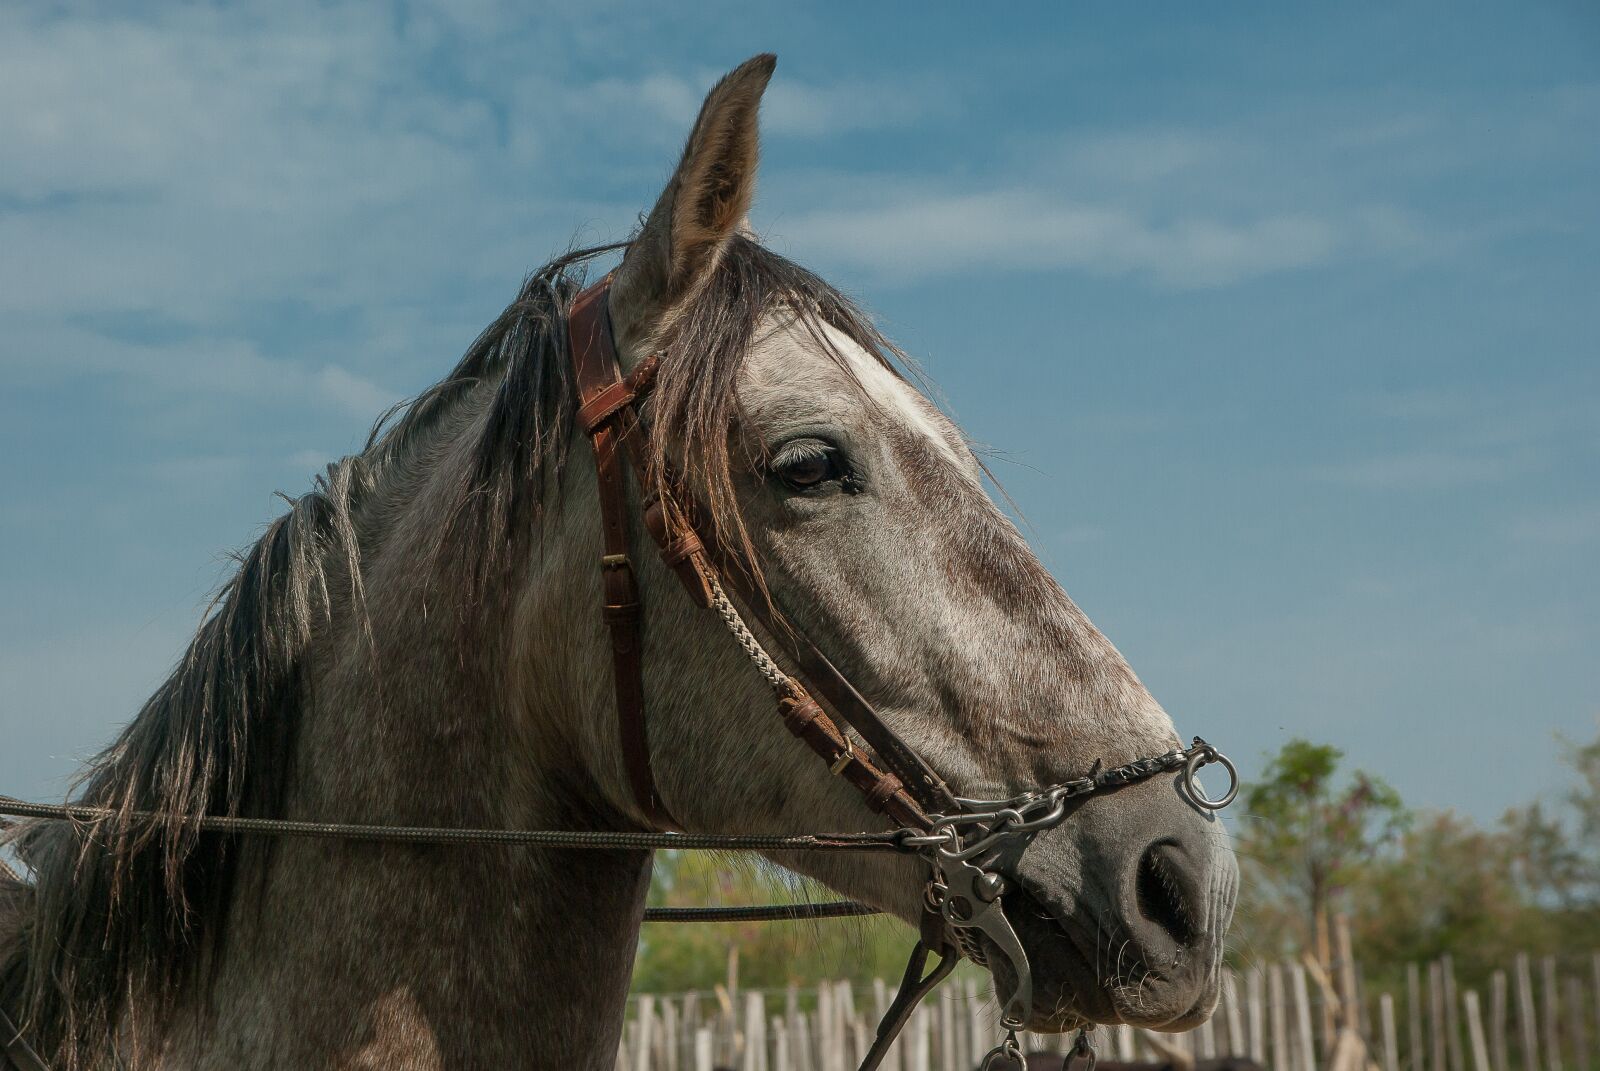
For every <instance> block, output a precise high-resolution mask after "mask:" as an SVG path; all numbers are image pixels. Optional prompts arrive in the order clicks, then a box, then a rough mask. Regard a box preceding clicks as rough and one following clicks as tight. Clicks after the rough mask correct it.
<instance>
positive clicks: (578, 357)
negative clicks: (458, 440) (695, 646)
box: [567, 284, 678, 829]
mask: <svg viewBox="0 0 1600 1071" xmlns="http://www.w3.org/2000/svg"><path fill="white" fill-rule="evenodd" d="M567 331H568V338H569V341H570V344H571V349H572V370H573V375H574V377H575V380H576V383H577V388H578V405H579V408H578V421H579V423H580V424H581V426H582V427H583V429H584V431H586V432H588V434H589V441H590V443H591V445H592V446H593V448H594V467H595V478H596V480H597V481H598V486H599V492H600V534H601V546H602V550H603V554H602V555H601V558H600V570H601V580H602V584H603V586H604V604H603V611H602V612H603V614H604V618H605V623H606V629H607V631H608V632H609V633H610V635H611V662H612V677H613V679H614V683H615V686H616V697H617V735H618V738H619V739H620V740H621V742H622V761H623V765H624V766H625V767H626V768H627V772H628V783H629V785H630V786H631V787H632V790H633V798H634V800H635V802H637V803H638V805H639V809H640V810H642V811H643V812H644V814H645V817H646V818H647V819H648V820H649V821H650V822H651V823H652V824H654V825H656V826H657V827H659V828H667V829H676V828H678V823H677V822H676V821H674V820H673V818H672V815H671V814H670V813H669V812H668V811H667V809H666V806H665V805H664V804H663V803H662V802H661V797H660V794H659V793H658V792H657V791H656V782H655V775H654V774H653V773H652V772H651V769H650V741H649V737H648V735H647V730H646V722H645V708H644V651H643V648H642V646H641V630H640V613H641V608H640V605H639V581H638V578H637V576H636V575H635V573H634V568H633V561H632V560H631V559H630V558H629V557H628V482H627V473H626V470H625V467H624V463H623V459H622V457H621V450H622V440H623V439H624V438H625V437H626V436H628V435H629V434H630V433H634V432H636V431H637V423H636V420H634V419H632V418H633V408H632V406H633V401H634V399H635V398H636V397H637V393H638V391H639V389H640V388H641V386H644V385H647V383H648V378H649V376H650V375H652V374H653V372H654V366H653V365H651V366H649V368H650V370H649V371H647V372H645V373H644V374H643V375H642V376H640V377H638V378H636V379H630V380H624V379H623V378H622V377H621V375H620V373H619V371H618V368H617V358H616V352H615V350H614V348H613V345H612V335H611V323H610V317H609V314H608V312H607V309H606V287H605V285H603V284H602V285H601V286H597V287H591V288H590V289H588V290H585V291H584V292H583V293H581V294H579V295H578V296H577V298H575V299H574V300H573V303H572V309H571V312H570V313H569V314H568V320H567Z"/></svg>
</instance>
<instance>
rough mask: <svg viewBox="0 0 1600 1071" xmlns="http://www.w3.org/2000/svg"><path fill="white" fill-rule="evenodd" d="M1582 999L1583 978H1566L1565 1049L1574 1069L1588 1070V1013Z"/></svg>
mask: <svg viewBox="0 0 1600 1071" xmlns="http://www.w3.org/2000/svg"><path fill="white" fill-rule="evenodd" d="M1587 1004H1588V1001H1586V1000H1584V999H1583V979H1582V978H1568V979H1567V999H1566V1015H1567V1051H1569V1052H1571V1053H1572V1064H1573V1068H1574V1071H1589V1028H1588V1026H1587V1025H1586V1023H1585V1020H1586V1019H1588V1017H1589V1013H1588V1011H1587V1009H1586V1005H1587Z"/></svg>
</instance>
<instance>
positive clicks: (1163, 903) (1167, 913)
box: [1134, 841, 1195, 948]
mask: <svg viewBox="0 0 1600 1071" xmlns="http://www.w3.org/2000/svg"><path fill="white" fill-rule="evenodd" d="M1175 855H1176V849H1175V848H1174V846H1173V845H1170V844H1167V843H1164V842H1161V841H1157V842H1156V843H1155V844H1152V845H1151V846H1150V847H1149V848H1148V849H1147V850H1146V851H1145V853H1144V855H1143V856H1141V857H1140V859H1139V873H1138V876H1137V877H1136V878H1135V880H1134V897H1135V900H1136V902H1137V904H1138V907H1139V914H1140V915H1141V916H1143V917H1144V918H1145V919H1146V920H1148V921H1149V922H1152V923H1154V924H1155V925H1157V926H1159V927H1160V928H1161V929H1162V930H1165V931H1166V932H1167V934H1169V935H1170V936H1171V937H1172V939H1173V940H1174V941H1175V942H1177V944H1178V946H1179V947H1180V948H1186V947H1188V946H1189V945H1190V944H1192V943H1193V942H1194V936H1195V927H1194V923H1193V922H1192V921H1191V919H1190V917H1189V899H1188V897H1186V896H1185V895H1184V891H1183V884H1184V883H1183V880H1182V877H1181V875H1182V873H1183V870H1182V864H1181V863H1180V862H1179V861H1178V860H1177V859H1176V858H1174V856H1175Z"/></svg>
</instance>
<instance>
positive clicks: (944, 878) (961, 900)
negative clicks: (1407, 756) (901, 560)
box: [568, 276, 1238, 1071]
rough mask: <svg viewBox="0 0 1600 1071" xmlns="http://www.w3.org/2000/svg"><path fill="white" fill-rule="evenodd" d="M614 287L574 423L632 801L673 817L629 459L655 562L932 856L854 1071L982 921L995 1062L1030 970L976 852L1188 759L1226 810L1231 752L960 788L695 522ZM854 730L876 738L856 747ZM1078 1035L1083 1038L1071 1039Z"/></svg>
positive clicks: (1027, 1001) (584, 296)
mask: <svg viewBox="0 0 1600 1071" xmlns="http://www.w3.org/2000/svg"><path fill="white" fill-rule="evenodd" d="M610 285H611V280H610V277H609V276H608V277H607V278H605V279H603V280H601V281H600V282H599V283H597V284H595V285H594V286H592V287H590V288H588V289H586V290H584V291H583V292H582V293H580V294H578V295H577V297H575V298H574V299H573V302H572V306H571V309H570V311H569V313H568V338H569V345H570V349H571V355H572V369H573V375H574V378H575V382H576V385H577V391H578V401H579V407H578V413H577V419H578V424H579V426H580V427H582V428H583V430H584V431H585V432H586V433H587V434H588V436H589V439H590V442H591V443H592V445H593V449H594V460H595V473H596V478H597V480H598V484H599V498H600V526H601V533H602V545H603V553H602V555H601V559H600V567H601V573H602V578H603V584H604V606H603V613H604V619H605V622H606V626H607V629H608V631H609V633H610V638H611V651H612V663H613V670H614V676H615V683H616V708H617V733H618V737H619V739H620V740H621V744H622V755H623V763H624V766H625V767H626V769H627V773H628V781H629V785H630V787H631V790H632V793H633V797H634V802H635V803H636V804H637V805H638V807H639V809H640V810H641V811H642V812H643V814H644V815H645V817H646V818H647V820H648V821H650V822H651V823H653V824H655V825H656V826H657V827H658V828H667V829H676V828H679V827H678V824H677V823H676V822H675V821H674V819H673V817H672V815H671V813H670V812H669V810H668V809H667V807H666V805H665V804H664V803H663V802H662V800H661V795H660V792H659V791H658V789H657V787H656V783H655V778H654V775H653V773H652V771H651V767H650V743H649V738H648V731H647V722H646V717H645V702H644V652H643V646H642V636H641V628H640V622H641V607H640V602H639V582H638V578H637V574H636V572H635V569H634V564H633V559H632V558H631V557H630V550H629V546H628V516H629V514H628V493H627V474H626V469H627V466H628V465H629V464H630V463H631V466H632V470H633V472H634V475H635V477H636V479H637V481H638V484H639V487H640V489H641V493H642V495H643V511H644V527H645V529H646V531H648V532H649V534H650V538H651V539H652V541H653V542H654V543H655V545H656V549H657V551H658V552H659V553H660V555H661V558H662V560H663V561H664V562H665V563H666V564H667V566H668V567H669V568H671V569H672V570H673V572H675V573H676V574H677V576H678V579H679V580H680V581H681V582H682V583H683V586H684V588H685V589H686V590H687V591H688V593H689V597H690V598H691V599H692V600H693V602H694V603H695V605H697V606H699V607H701V608H704V609H710V610H715V611H716V613H717V615H718V616H719V617H721V618H722V620H723V623H724V625H726V627H727V628H728V629H729V631H730V632H732V634H733V635H734V638H735V639H736V640H738V642H739V644H740V646H741V647H742V648H743V649H744V651H745V653H746V654H747V655H748V656H749V657H750V658H751V660H752V661H753V662H755V664H756V666H757V668H758V669H760V670H761V672H762V675H763V676H764V677H766V679H767V682H768V683H769V684H770V685H771V686H772V689H773V692H774V694H775V696H776V698H777V703H778V709H779V712H780V714H781V715H782V718H783V723H784V725H785V726H786V727H787V728H788V730H789V731H790V732H791V733H793V734H794V735H795V736H797V737H799V738H800V739H801V740H802V741H803V742H804V743H805V744H806V745H807V746H808V747H810V748H811V750H812V751H814V752H816V753H817V754H818V755H819V756H820V757H821V758H822V759H823V761H825V762H826V763H827V764H828V768H829V770H830V771H832V772H833V773H834V774H835V775H837V776H840V777H843V778H844V779H845V780H846V781H848V782H849V783H850V784H851V785H852V786H853V787H855V788H856V790H857V791H859V792H860V793H861V795H862V796H863V797H864V798H865V800H866V803H867V806H868V807H869V808H871V809H872V810H873V811H874V812H877V813H882V814H887V815H888V816H889V817H890V818H892V819H893V820H894V821H896V822H898V823H899V824H900V826H901V827H902V829H901V832H902V834H903V835H902V837H901V846H902V847H903V848H904V849H906V850H908V851H914V852H917V853H918V854H920V855H922V857H923V858H924V859H926V860H927V861H928V863H929V865H930V869H931V875H930V878H929V881H928V885H927V888H926V893H925V897H924V901H925V902H924V905H923V916H922V925H921V938H920V940H919V941H918V943H917V945H916V947H915V949H914V950H913V952H912V955H911V960H910V962H909V963H908V964H907V968H906V974H905V977H904V978H903V979H902V981H901V986H900V991H899V993H898V995H897V996H896V998H895V1000H894V1002H893V1004H892V1005H891V1006H890V1008H889V1011H888V1014H887V1015H885V1017H884V1019H883V1021H882V1023H881V1024H880V1025H879V1027H878V1035H877V1039H876V1041H875V1042H874V1044H873V1046H872V1049H871V1051H870V1052H869V1053H868V1054H867V1057H866V1059H865V1060H864V1061H863V1062H862V1065H861V1071H871V1069H872V1068H875V1067H877V1066H878V1064H879V1062H880V1061H881V1060H882V1058H883V1056H884V1054H885V1053H886V1052H887V1049H888V1046H889V1044H890V1042H892V1041H893V1040H894V1038H895V1036H896V1035H897V1034H898V1033H899V1032H900V1029H901V1027H903V1026H904V1025H905V1022H906V1020H907V1018H908V1017H909V1016H910V1013H911V1011H912V1010H913V1009H914V1008H915V1006H916V1004H917V1003H918V1002H919V1001H920V1000H921V999H922V997H923V996H925V995H926V994H927V993H928V992H929V991H931V989H932V988H933V987H934V986H935V985H937V984H938V983H939V981H941V980H942V979H943V978H944V977H945V975H947V974H949V972H950V971H951V970H952V969H953V968H954V966H955V964H956V962H957V960H958V959H959V955H960V953H962V952H964V953H965V954H967V955H968V956H970V957H972V958H973V959H975V960H977V961H978V962H980V963H982V962H984V955H985V952H984V946H983V945H982V944H981V943H980V942H979V941H978V940H977V939H976V938H977V935H979V934H982V935H983V936H985V937H987V938H989V940H990V942H991V943H992V944H993V946H994V947H995V948H996V949H998V950H999V952H1000V953H1001V954H1002V955H1003V956H1005V958H1006V959H1007V960H1008V961H1009V965H1010V966H1011V968H1012V971H1013V973H1014V974H1015V976H1016V986H1015V988H1014V990H1013V992H1012V994H1011V996H1010V997H1009V998H1007V1000H1006V1002H1005V1007H1004V1009H1003V1012H1002V1015H1001V1020H1000V1021H1001V1025H1002V1026H1004V1027H1005V1028H1006V1029H1007V1031H1008V1037H1007V1040H1006V1041H1005V1042H1003V1043H1002V1044H1001V1046H1000V1047H998V1048H997V1049H996V1050H995V1051H994V1053H992V1054H991V1056H992V1057H993V1058H994V1059H995V1060H996V1061H1003V1060H1005V1059H1009V1058H1010V1056H1011V1055H1012V1054H1013V1053H1014V1052H1015V1050H1016V1043H1015V1031H1017V1030H1019V1029H1021V1028H1022V1026H1023V1023H1024V1022H1025V1021H1026V1018H1027V1015H1028V1013H1029V1010H1030V1006H1031V1003H1032V975H1031V971H1030V969H1029V966H1028V957H1027V954H1026V952H1025V951H1024V950H1023V948H1022V944H1021V942H1020V941H1019V940H1018V938H1017V935H1016V932H1015V931H1014V930H1013V929H1012V927H1011V924H1010V922H1009V921H1008V920H1007V919H1006V916H1005V910H1004V907H1003V905H1002V901H1001V897H1002V896H1003V895H1004V893H1005V892H1006V891H1007V890H1008V888H1009V884H1008V882H1007V880H1006V879H1005V878H1004V877H1003V876H1002V875H1000V874H999V873H998V872H996V871H994V870H988V869H984V868H983V867H982V866H980V865H978V861H979V860H980V859H981V858H982V857H984V856H986V855H987V854H989V853H992V852H993V851H994V850H995V849H996V848H997V847H998V846H999V845H1000V843H1001V842H1002V841H1006V840H1016V839H1019V838H1032V837H1033V836H1035V835H1037V834H1038V833H1039V832H1041V831H1043V830H1044V829H1048V828H1050V827H1052V826H1054V825H1056V824H1058V823H1059V822H1060V821H1062V819H1063V818H1064V817H1065V815H1066V811H1067V808H1066V800H1067V799H1069V798H1071V797H1073V796H1078V795H1084V794H1087V793H1089V792H1094V791H1099V790H1103V789H1107V788H1112V787H1115V786H1117V785H1119V784H1127V783H1130V782H1132V781H1136V780H1142V779H1144V778H1146V777H1150V776H1152V775H1153V774H1155V773H1158V772H1161V771H1162V770H1181V771H1182V773H1181V779H1182V781H1183V782H1184V784H1185V785H1186V786H1187V790H1188V792H1189V795H1190V797H1191V799H1192V800H1193V801H1194V802H1196V803H1197V804H1199V805H1200V806H1202V807H1206V808H1208V809H1219V808H1221V807H1224V806H1226V805H1227V804H1228V803H1230V802H1231V801H1232V800H1233V797H1234V795H1236V793H1237V790H1238V778H1237V774H1236V773H1235V772H1234V770H1233V765H1232V763H1230V762H1228V760H1227V759H1226V758H1225V757H1224V756H1222V755H1221V754H1220V753H1219V752H1217V751H1216V749H1215V748H1212V747H1211V746H1210V745H1208V744H1205V743H1204V742H1203V741H1201V740H1199V739H1198V738H1196V740H1195V745H1194V747H1192V748H1189V749H1187V750H1183V751H1172V752H1169V753H1168V754H1166V755H1163V756H1159V757H1156V758H1152V759H1141V760H1137V761H1136V762H1133V763H1129V764H1128V765H1126V766H1123V767H1118V768H1116V769H1115V770H1109V771H1102V772H1101V773H1100V774H1099V775H1097V776H1094V777H1089V778H1080V779H1078V780H1077V781H1073V782H1067V783H1065V784H1063V785H1057V786H1054V787H1052V788H1049V789H1043V790H1039V791H1035V792H1030V793H1025V794H1023V795H1022V796H1018V797H1015V798H1012V799H1006V800H972V799H962V798H958V797H957V796H955V795H954V793H952V792H951V791H950V788H949V787H948V786H947V785H946V784H945V783H944V781H943V780H942V779H941V778H940V777H939V775H938V774H936V773H935V772H934V771H933V770H932V768H931V767H929V766H928V764H927V763H926V762H924V761H923V760H922V758H921V757H920V756H919V755H917V753H916V751H915V750H913V749H912V748H911V747H910V746H909V745H907V744H906V743H905V741H904V740H902V739H901V738H900V737H899V735H898V734H896V733H895V731H894V730H893V729H891V728H890V727H889V726H888V725H887V724H886V723H885V722H884V720H883V718H882V717H881V716H880V715H879V714H878V712H877V710H875V709H874V708H873V706H872V704H871V703H870V702H869V701H868V700H867V699H866V698H865V697H864V696H862V695H861V693H860V692H858V691H857V690H856V689H855V687H854V686H852V685H851V683H850V681H849V679H848V678H846V677H845V676H844V674H842V673H841V672H839V670H838V669H837V668H835V667H834V665H833V663H832V662H830V661H829V660H828V658H827V657H826V656H825V655H824V654H823V653H822V652H821V651H820V650H818V649H817V647H816V646H815V645H814V644H812V643H811V642H810V641H809V640H807V639H806V638H805V636H804V634H803V633H801V632H800V631H799V630H798V629H797V628H796V627H795V626H794V625H793V624H791V623H790V622H787V621H778V620H777V619H776V614H775V613H774V611H773V608H772V604H771V601H770V600H769V599H768V598H766V597H765V594H764V593H763V592H758V591H756V590H753V585H752V583H751V582H750V580H749V579H748V578H749V575H750V573H749V571H748V570H747V569H744V568H742V567H740V565H739V564H738V563H735V562H732V561H730V560H729V559H728V555H727V554H726V553H724V552H723V551H722V550H721V548H720V547H719V546H718V544H717V541H716V540H715V538H714V535H713V534H712V533H711V530H710V528H709V527H708V526H707V525H705V524H704V523H697V521H699V520H701V519H702V518H703V511H702V510H700V509H699V508H698V507H697V506H696V504H695V503H694V502H693V500H692V498H691V497H690V496H688V495H687V494H685V493H684V492H683V491H682V490H681V489H680V488H677V487H675V486H674V481H672V480H671V479H670V478H663V477H664V475H665V474H663V473H661V472H658V471H656V470H654V469H653V467H652V466H653V465H654V464H656V463H657V462H656V460H655V458H654V457H653V455H652V454H651V452H650V450H649V449H648V442H647V439H648V430H647V429H646V428H645V425H644V422H643V419H642V417H641V415H640V412H639V406H640V404H641V403H642V402H643V401H644V399H645V398H646V396H647V395H648V394H649V392H650V389H651V387H652V386H653V384H654V382H655V377H656V373H657V370H658V369H659V367H660V360H661V355H660V354H651V355H649V356H647V357H645V358H643V359H642V360H641V361H640V362H639V363H638V364H637V365H636V366H635V367H634V369H633V371H632V372H629V373H627V374H626V375H624V374H623V372H622V369H621V367H620V364H619V361H618V358H617V352H616V343H615V336H614V333H613V330H612V325H611V316H610V309H609V304H608V298H609V294H610ZM729 588H731V589H732V593H733V596H734V597H733V598H730V596H729V592H728V590H727V589H729ZM735 598H737V600H738V601H737V604H736V603H735V601H734V599H735ZM745 615H748V616H749V617H750V618H752V619H753V620H754V621H755V622H756V623H757V625H758V626H759V627H760V628H761V630H762V632H764V633H765V634H766V636H768V637H770V638H771V639H772V640H773V641H775V642H777V643H778V644H780V645H782V647H783V648H784V651H785V653H786V654H787V655H788V656H789V658H790V660H791V662H792V663H793V664H794V665H795V666H796V667H797V668H798V670H799V673H798V674H791V673H789V672H787V671H785V670H783V669H782V668H781V667H780V666H779V665H778V663H777V662H776V661H775V660H774V659H773V658H772V656H771V655H770V654H769V653H768V652H767V650H766V649H765V647H764V646H763V645H762V643H761V641H760V640H759V639H757V637H756V636H755V634H754V633H753V632H752V631H751V630H750V628H749V627H748V626H747V625H746V623H745V620H744V616H745ZM818 697H820V700H821V701H820V702H819V699H818ZM851 730H853V731H854V732H855V733H856V734H857V735H859V736H860V737H861V739H862V741H864V742H865V744H866V745H867V748H869V749H870V751H869V750H864V749H863V748H861V747H859V746H857V744H856V743H855V742H854V741H853V740H852V739H851V736H850V731H851ZM1207 762H1221V763H1223V764H1224V765H1225V766H1226V768H1227V770H1228V771H1229V774H1230V776H1231V777H1232V783H1231V784H1230V788H1229V791H1228V793H1227V794H1226V795H1225V796H1224V797H1223V798H1221V799H1219V800H1215V801H1213V800H1210V799H1208V798H1206V797H1205V796H1204V795H1203V794H1202V793H1201V792H1200V791H1199V789H1198V788H1197V787H1196V785H1195V783H1194V774H1195V772H1196V771H1197V770H1198V768H1199V767H1200V766H1202V765H1204V764H1205V763H1207ZM929 952H935V953H937V954H938V956H939V963H938V965H937V966H936V967H935V968H934V970H933V971H932V972H930V973H928V974H926V975H924V973H923V969H924V966H925V964H926V960H927V956H928V953H929ZM1086 1045H1087V1039H1086V1036H1085V1037H1084V1038H1081V1039H1080V1048H1082V1047H1084V1046H1086ZM1091 1055H1092V1054H1091ZM988 1062H989V1061H986V1065H987V1063H988Z"/></svg>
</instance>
